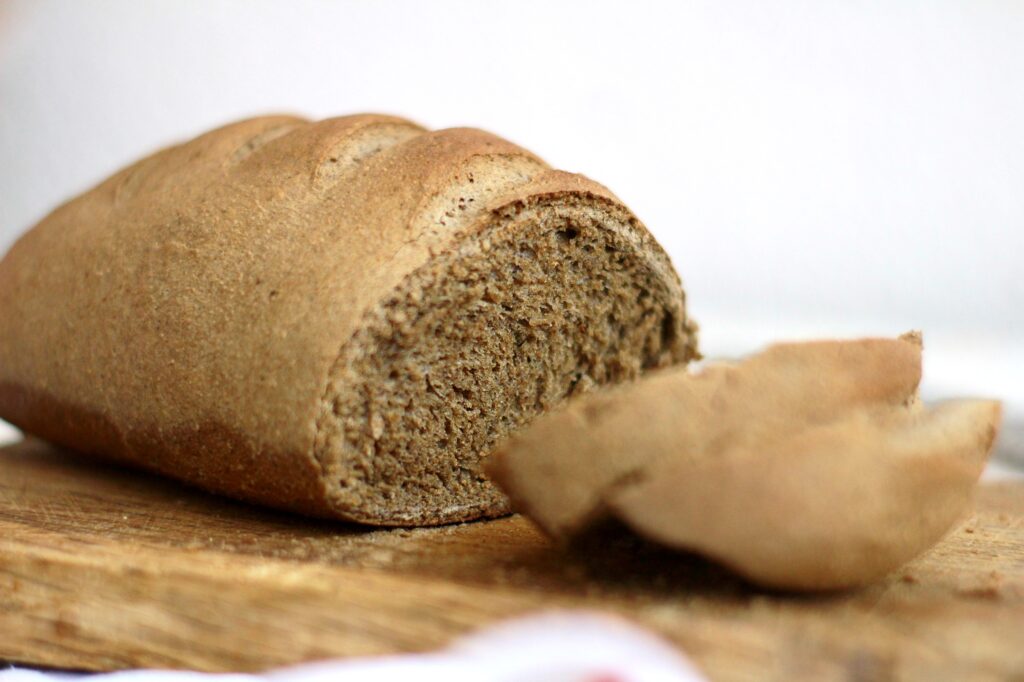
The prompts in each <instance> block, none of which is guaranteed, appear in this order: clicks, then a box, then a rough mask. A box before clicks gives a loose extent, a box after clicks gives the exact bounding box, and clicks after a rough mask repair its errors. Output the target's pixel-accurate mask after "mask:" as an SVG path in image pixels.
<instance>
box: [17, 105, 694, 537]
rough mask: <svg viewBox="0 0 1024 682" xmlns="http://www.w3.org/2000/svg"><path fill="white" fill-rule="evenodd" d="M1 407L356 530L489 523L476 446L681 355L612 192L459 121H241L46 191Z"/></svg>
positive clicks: (640, 240) (104, 448) (636, 226)
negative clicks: (89, 179)
mask: <svg viewBox="0 0 1024 682" xmlns="http://www.w3.org/2000/svg"><path fill="white" fill-rule="evenodd" d="M0 320H3V327H2V331H0V417H3V418H4V419H7V420H8V421H11V422H12V423H14V424H16V425H18V426H19V427H21V428H22V429H24V430H26V431H28V432H30V433H33V434H36V435H39V436H42V437H44V438H47V439H50V440H52V441H55V442H57V443H61V444H64V445H66V446H69V447H72V448H75V449H77V450H81V451H83V452H88V453H93V454H96V455H100V456H104V457H107V458H112V459H116V460H120V461H124V462H129V463H133V464H135V465H139V466H142V467H145V468H148V469H151V470H154V471H158V472H162V473H165V474H168V475H171V476H174V477H177V478H180V479H182V480H185V481H189V482H191V483H194V484H196V485H199V486H202V487H204V488H206V489H208V490H211V491H216V492H221V493H225V494H228V495H233V496H236V497H239V498H243V499H247V500H252V501H255V502H261V503H266V504H269V505H274V506H278V507H283V508H287V509H292V510H297V511H301V512H306V513H310V514H316V515H321V516H330V517H336V518H341V519H349V520H354V521H360V522H364V523H370V524H435V523H444V522H450V521H459V520H466V519H473V518H477V517H481V516H493V515H497V514H501V513H504V512H505V511H506V510H507V509H508V504H507V500H506V499H505V497H504V496H503V495H502V494H501V493H500V492H499V491H497V490H496V489H495V488H494V487H493V486H492V485H491V484H490V483H489V482H488V481H487V480H486V478H485V477H484V476H483V474H482V473H481V471H480V466H479V464H480V461H481V458H482V457H484V456H485V455H486V454H487V453H488V452H489V451H490V449H491V448H492V446H493V445H494V444H495V443H496V442H497V441H498V440H499V439H501V438H502V437H503V436H505V435H507V434H508V433H509V432H511V431H512V430H513V429H516V428H518V427H520V426H522V425H523V424H525V423H526V422H528V421H529V420H531V419H532V418H534V417H535V416H537V415H538V414H540V413H541V412H543V411H545V410H547V409H548V408H550V407H553V406H556V405H559V404H560V403H562V402H563V401H564V400H565V399H566V398H567V397H568V396H570V395H572V394H574V393H581V392H584V391H586V390H588V389H589V388H590V387H592V386H596V385H600V384H610V383H616V382H622V381H626V380H630V379H633V378H636V377H637V376H639V375H640V374H641V373H642V372H644V371H646V370H649V369H653V368H658V367H665V366H668V365H674V364H680V363H686V362H687V361H688V360H690V359H691V358H694V357H696V356H697V351H696V340H695V326H694V325H693V324H692V322H691V321H690V319H689V317H688V316H687V313H686V309H685V305H684V296H683V291H682V288H681V285H680V281H679V278H678V276H677V275H676V273H675V271H674V270H673V268H672V265H671V263H670V262H669V259H668V257H667V256H666V254H665V253H664V251H663V250H662V249H661V247H660V246H659V245H658V244H657V243H656V242H655V241H654V239H653V238H652V237H651V235H650V234H649V233H648V232H647V230H646V229H645V228H644V227H643V225H641V224H640V222H639V221H638V220H637V219H636V217H635V216H634V215H633V214H632V213H630V211H629V210H628V209H626V208H625V207H624V206H623V205H622V203H621V202H620V201H619V200H618V199H616V197H615V196H614V195H612V194H611V193H610V192H609V191H608V190H607V189H605V188H604V187H602V186H601V185H598V184H597V183H594V182H592V181H590V180H587V179H586V178H583V177H582V176H579V175H572V174H568V173H564V172H560V171H555V170H552V169H550V168H549V167H548V166H547V165H546V164H545V163H544V162H543V161H541V160H540V159H538V158H537V157H536V156H534V155H532V154H530V153H529V152H527V151H525V150H523V149H521V148H519V147H517V146H515V145H513V144H511V143H509V142H506V141H504V140H502V139H500V138H498V137H495V136H493V135H490V134H488V133H485V132H482V131H479V130H471V129H453V130H442V131H437V132H429V131H426V130H423V129H422V128H420V127H419V126H416V125H415V124H413V123H410V122H408V121H405V120H402V119H397V118H392V117H386V116H377V115H363V116H349V117H343V118H336V119H329V120H325V121H320V122H317V123H311V122H308V121H305V120H302V119H298V118H293V117H265V118H258V119H252V120H246V121H242V122H239V123H236V124H233V125H229V126H226V127H223V128H220V129H217V130H214V131H212V132H210V133H207V134H205V135H202V136H200V137H198V138H196V139H194V140H192V141H190V142H187V143H184V144H181V145H178V146H175V147H171V148H169V149H165V150H163V151H161V152H158V153H156V154H154V155H152V156H150V157H148V158H146V159H143V160H142V161H140V162H138V163H136V164H134V165H133V166H131V167H129V168H127V169H125V170H123V171H121V172H119V173H117V174H116V175H114V176H113V177H111V178H110V179H109V180H107V181H105V182H103V183H102V184H100V185H99V186H98V187H96V188H95V189H93V190H91V191H89V192H87V193H85V194H83V195H82V196H79V197H77V198H75V199H73V200H71V201H70V202H68V203H67V204H65V205H63V206H61V207H60V208H58V209H57V210H55V211H54V212H53V213H52V214H51V215H49V216H48V217H46V218H45V219H44V220H43V221H42V222H41V223H40V224H39V225H37V226H36V227H35V228H33V229H32V230H31V231H29V232H28V233H27V234H26V235H24V236H23V237H22V238H21V240H19V241H18V242H17V243H16V244H15V245H14V247H13V248H12V249H11V250H10V252H9V253H8V254H7V256H6V257H5V258H4V259H3V261H2V262H0Z"/></svg>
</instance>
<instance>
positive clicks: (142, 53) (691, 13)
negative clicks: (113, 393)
mask: <svg viewBox="0 0 1024 682" xmlns="http://www.w3.org/2000/svg"><path fill="white" fill-rule="evenodd" d="M273 111H290V112H297V113H302V114H307V115H311V116H314V117H325V116H331V115H337V114H343V113H354V112H360V111H384V112H390V113H396V114H400V115H405V116H408V117H411V118H413V119H415V120H417V121H419V122H421V123H424V124H426V125H428V126H431V127H448V126H453V125H473V126H477V127H482V128H486V129H490V130H492V131H494V132H497V133H499V134H501V135H504V136H505V137H508V138H510V139H512V140H513V141H516V142H519V143H520V144H522V145H524V146H526V147H528V148H529V149H531V150H533V151H535V152H537V153H538V154H540V155H541V156H542V157H544V158H545V159H547V160H548V161H549V162H550V163H552V164H553V165H555V166H557V167H561V168H565V169H568V170H573V171H579V172H583V173H585V174H587V175H589V176H591V177H593V178H595V179H597V180H599V181H601V182H603V183H604V184H606V185H608V186H609V187H611V188H612V189H613V190H614V191H615V192H616V193H618V194H619V196H621V197H622V198H623V199H624V200H625V201H626V203H627V204H628V205H630V206H631V207H632V208H633V209H634V210H635V211H636V212H637V214H638V215H639V216H640V217H641V218H642V219H643V220H644V221H645V222H646V223H647V224H648V226H649V227H650V228H651V230H652V231H653V232H654V233H655V235H656V236H657V237H658V238H659V239H660V240H661V242H662V243H663V244H664V245H665V246H666V248H667V249H668V251H669V252H670V254H671V255H672V257H673V260H674V261H675V263H676V265H677V267H678V269H679V270H680V272H681V273H682V275H683V279H684V282H685V284H686V285H687V288H688V291H689V293H690V302H691V308H692V311H693V313H694V315H695V317H697V319H698V321H699V322H701V323H702V327H703V337H704V348H705V351H706V352H707V353H708V354H710V355H719V354H731V353H737V352H746V351H750V350H753V349H754V348H756V347H757V346H758V345H760V344H762V343H764V342H765V341H767V340H769V339H771V338H776V337H796V336H806V335H815V334H849V335H860V334H877V333H896V332H900V331H903V330H906V329H909V328H922V329H924V331H925V338H926V344H927V346H928V350H929V352H928V354H927V363H928V364H927V365H926V388H927V389H928V391H929V392H930V393H932V394H933V395H938V394H949V393H954V392H966V393H974V394H988V395H994V396H996V397H1002V398H1004V399H1007V400H1009V403H1010V408H1011V411H1016V412H1022V413H1024V275H1022V272H1021V271H1022V268H1021V265H1020V264H1021V262H1022V260H1024V3H1019V2H1013V1H1011V0H1006V1H1004V2H999V1H996V0H988V1H981V0H976V1H968V0H964V1H963V2H940V1H934V0H933V1H929V2H911V1H910V0H905V1H896V2H892V1H889V2H838V1H837V2H799V1H795V0H789V1H786V2H779V3H762V2H757V1H755V0H750V1H749V2H724V3H712V2H708V3H692V2H683V3H675V2H664V3H654V2H649V3H644V2H631V3H626V2H623V3H616V4H612V3H602V2H564V3H556V2H528V1H526V0H518V1H517V2H514V3H489V2H480V1H473V2H370V1H368V0H367V1H360V2H275V3H272V2H258V1H254V0H246V1H244V2H243V1H238V2H205V1H204V2H199V1H194V2H161V1H153V0H147V1H137V2H71V1H68V2H49V1H45V2H44V1H39V0H33V1H32V2H27V1H23V2H6V3H3V2H2V0H0V250H4V249H6V247H7V246H8V245H9V244H10V243H11V242H12V241H13V240H14V239H15V238H16V236H17V235H18V234H19V233H20V232H22V231H23V230H25V229H26V228H28V227H29V226H31V224H33V223H34V222H35V221H36V220H38V219H39V218H40V217H42V216H43V215H44V214H45V213H46V212H47V211H48V210H49V209H50V208H52V207H53V206H54V205H55V204H56V203H58V202H60V201H62V200H64V199H66V198H68V197H69V196H72V195H73V194H75V193H78V192H80V191H82V190H84V189H86V188H88V187H89V186H90V185H92V184H94V183H96V182H98V181H99V180H101V179H102V178H104V177H105V176H107V175H108V174H110V173H111V172H113V171H115V170H116V169H117V168H119V167H120V166H122V165H124V164H126V163H128V162H130V161H132V160H134V159H135V158H137V157H139V156H141V155H142V154H144V153H147V152H148V151H150V150H152V149H154V148H156V147H158V146H161V145H165V144H168V143H170V142H173V141H176V140H180V139H183V138H188V137H191V136H193V135H195V134H197V133H199V132H201V131H203V130H205V129H207V128H209V127H212V126H214V125H217V124H221V123H224V122H226V121H229V120H231V119H234V118H237V117H242V116H248V115H252V114H257V113H265V112H273ZM0 324H2V321H0Z"/></svg>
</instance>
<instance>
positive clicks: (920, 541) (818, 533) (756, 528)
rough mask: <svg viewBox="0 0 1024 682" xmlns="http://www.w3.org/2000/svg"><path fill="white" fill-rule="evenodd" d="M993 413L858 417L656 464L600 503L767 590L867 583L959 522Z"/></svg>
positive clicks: (969, 407) (982, 404)
mask: <svg viewBox="0 0 1024 682" xmlns="http://www.w3.org/2000/svg"><path fill="white" fill-rule="evenodd" d="M999 413H1000V407H999V403H996V402H991V401H956V402H950V403H948V404H944V405H941V406H939V407H937V408H936V409H934V410H930V411H925V410H920V411H913V412H912V411H911V410H908V409H906V408H899V407H896V408H890V409H885V410H875V411H871V410H865V409H861V410H856V411H854V412H853V413H851V414H849V415H846V416H844V417H841V418H839V419H838V420H836V421H834V422H832V423H829V424H823V425H816V426H810V427H808V428H806V429H805V430H802V431H801V430H794V432H793V434H792V435H791V436H788V437H786V438H784V439H783V440H781V441H778V442H775V443H768V444H766V445H765V446H764V447H760V448H758V447H754V448H750V447H746V446H744V447H740V448H733V449H730V450H727V451H725V452H720V453H716V455H715V456H713V457H706V458H703V459H700V460H677V459H672V460H663V461H660V462H658V463H656V464H655V465H654V466H652V467H650V468H648V469H646V470H644V472H643V474H642V477H638V478H637V480H636V481H635V482H634V484H633V485H630V486H626V487H623V488H621V489H618V490H613V491H610V494H609V495H608V497H607V499H606V504H607V505H608V507H609V509H610V510H611V513H613V514H614V515H615V516H616V517H618V518H620V519H621V520H623V521H625V522H626V524H628V525H629V526H631V527H633V528H634V529H635V530H636V531H638V532H639V533H641V534H643V535H644V536H646V537H649V538H651V539H654V540H656V541H658V542H661V543H663V544H666V545H669V546H672V547H678V548H681V549H686V550H691V551H696V552H700V553H702V554H705V555H707V556H709V557H712V558H714V559H716V560H718V561H720V562H722V563H723V564H726V565H728V566H729V567H731V568H732V569H734V570H735V571H736V572H738V573H740V574H742V575H744V576H746V577H747V578H749V579H750V580H752V581H754V582H757V583H759V584H762V585H767V586H771V587H776V588H783V589H801V590H814V589H837V588H845V587H853V586H858V585H863V584H866V583H868V582H871V581H873V580H876V579H877V578H880V577H882V576H883V575H885V574H886V573H888V572H890V571H892V570H893V569H895V568H897V567H899V566H901V565H902V564H904V563H906V562H907V561H909V560H910V559H912V558H914V557H915V556H917V555H918V554H920V553H921V552H923V551H924V550H926V549H928V548H929V547H931V546H932V545H934V544H935V543H936V542H938V541H939V540H940V539H941V538H942V536H943V535H945V533H946V532H947V531H948V530H949V529H950V527H951V526H952V525H953V524H954V523H956V522H957V521H958V520H960V519H961V518H962V517H963V515H964V514H965V512H966V511H967V509H968V507H969V504H970V500H971V493H972V491H973V490H974V487H975V484H976V483H977V481H978V477H979V476H980V475H981V471H982V469H983V468H984V465H985V461H986V459H987V456H988V453H989V451H990V450H991V447H992V442H993V440H994V438H995V433H996V430H997V428H998V424H999Z"/></svg>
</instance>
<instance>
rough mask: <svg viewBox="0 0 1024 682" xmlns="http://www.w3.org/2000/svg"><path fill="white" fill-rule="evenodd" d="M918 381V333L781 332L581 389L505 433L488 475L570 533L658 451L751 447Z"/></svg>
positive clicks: (907, 395)
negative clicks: (613, 384)
mask: <svg viewBox="0 0 1024 682" xmlns="http://www.w3.org/2000/svg"><path fill="white" fill-rule="evenodd" d="M920 381H921V338H920V335H917V334H907V335H904V336H903V337H900V338H898V339H862V340H856V341H815V342H807V343H783V344H777V345H774V346H771V347H769V348H768V349H767V350H765V351H764V352H762V353H760V354H757V355H755V356H753V357H750V358H747V359H745V360H743V361H742V362H739V363H737V364H720V365H712V366H709V367H706V368H705V369H703V370H702V371H700V372H699V373H696V374H694V373H691V372H689V371H688V370H686V369H685V368H673V369H668V370H663V371H660V372H657V373H654V374H651V375H650V376H648V377H647V378H645V379H644V381H642V382H636V383H633V384H628V385H624V386H621V387H617V388H616V389H614V390H609V391H604V392H598V393H594V394H591V395H588V396H587V397H586V399H581V400H575V401H572V402H570V403H569V404H568V405H567V406H566V407H565V408H564V409H562V410H559V411H557V412H552V413H550V414H547V415H545V416H543V417H541V418H539V419H537V420H536V421H535V422H534V423H533V424H532V425H531V426H530V428H528V429H526V430H524V431H520V432H518V433H516V434H514V435H513V436H512V437H511V438H509V439H508V440H507V441H506V442H505V443H504V444H502V445H501V446H500V447H499V448H498V449H497V451H496V452H495V453H494V455H493V456H492V457H491V459H490V461H489V462H488V472H489V474H490V475H491V476H492V477H493V478H494V479H495V480H496V481H497V482H498V483H499V484H500V485H501V487H502V488H503V489H504V490H505V491H506V492H507V493H509V494H510V495H511V496H512V497H513V499H514V500H515V501H516V502H517V506H518V507H519V508H520V509H522V510H523V511H525V512H526V513H528V514H529V515H530V516H531V517H532V518H533V519H534V520H535V521H537V523H539V524H540V525H541V526H542V527H544V528H545V529H546V530H548V531H549V532H550V533H552V534H555V535H563V534H566V533H571V532H574V531H575V530H577V529H579V528H580V527H581V526H584V525H586V524H587V523H588V522H590V521H591V519H592V517H593V516H594V515H595V514H599V513H601V512H602V511H603V505H604V497H605V494H606V491H607V490H608V489H610V488H612V487H614V486H616V485H619V484H620V483H621V482H623V481H629V480H630V479H631V478H633V477H634V476H636V475H637V473H638V472H642V471H643V470H644V468H645V467H647V466H649V465H650V464H651V463H652V462H655V461H658V460H660V459H666V458H671V459H683V460H689V459H699V458H702V457H705V456H707V454H708V453H711V452H714V451H717V450H721V449H723V448H725V447H727V446H729V445H730V444H734V443H737V442H738V441H742V442H745V443H747V444H748V445H749V446H751V447H753V446H757V445H759V444H761V443H762V442H763V440H765V439H771V438H775V437H778V436H779V435H782V434H786V433H788V432H789V430H790V429H791V428H792V425H793V424H794V423H801V424H803V423H817V422H827V421H830V420H832V419H834V418H836V417H838V416H839V415H842V414H844V413H846V412H847V411H849V410H851V409H854V408H857V407H861V406H868V405H902V404H904V403H906V402H907V401H909V400H911V399H912V398H913V396H914V395H915V394H916V391H917V386H918V384H919V383H920Z"/></svg>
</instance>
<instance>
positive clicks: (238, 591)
mask: <svg viewBox="0 0 1024 682" xmlns="http://www.w3.org/2000/svg"><path fill="white" fill-rule="evenodd" d="M550 608H583V609H595V610H600V611H603V612H610V613H614V614H619V615H621V616H623V617H625V618H628V619H630V620H632V621H635V622H637V623H639V624H641V625H643V626H645V627H647V628H649V629H651V630H654V631H656V632H659V633H661V634H663V635H664V636H665V637H667V638H668V639H669V640H671V641H673V642H675V643H676V644H678V645H679V646H680V647H681V648H682V650H684V651H685V652H686V653H687V654H688V655H689V656H690V657H691V658H692V659H693V660H694V661H695V662H696V663H697V664H698V666H700V667H701V668H702V669H703V670H704V671H705V672H706V673H707V674H708V675H709V676H710V677H711V678H712V679H722V680H733V679H787V680H796V679H814V680H828V679H843V680H853V679H856V680H860V679H890V678H891V677H896V678H901V679H904V678H905V679H921V680H934V679H950V678H957V679H968V678H970V679H973V678H983V679H985V678H991V679H1006V678H1012V677H1014V676H1018V677H1017V679H1020V677H1019V676H1020V675H1024V485H1022V484H1020V483H1014V484H1011V483H1004V484H998V485H987V486H983V487H982V489H981V490H980V492H979V497H978V505H977V513H976V514H975V515H974V516H972V517H971V518H969V519H968V520H967V521H966V523H965V524H964V525H963V526H962V527H960V528H959V529H957V530H955V531H954V532H952V533H951V534H950V536H949V537H948V538H947V539H946V540H945V541H943V542H942V543H941V544H940V545H939V546H937V547H936V548H935V549H934V550H932V551H931V552H929V553H928V554H927V555H926V556H924V557H922V558H920V559H918V560H917V561H915V562H913V563H912V564H910V565H908V566H906V567H905V568H904V569H902V570H900V571H897V572H896V573H894V574H892V575H891V576H890V577H889V578H888V579H887V580H886V581H884V582H882V583H881V584H878V585H876V586H873V587H871V588H869V589H865V590H860V591H855V592H848V593H842V594H832V595H819V596H796V595H788V594H778V593H770V592H764V591H760V590H757V589H754V588H751V587H750V586H748V585H745V584H743V583H742V582H740V581H738V580H737V579H735V578H733V577H732V576H731V575H729V574H728V573H726V572H725V571H723V570H721V569H719V568H717V567H715V566H713V565H711V564H709V563H706V562H704V561H702V560H700V559H698V558H695V557H691V556H680V555H673V554H670V553H666V552H664V551H662V550H659V549H657V548H655V547H652V546H649V545H646V544H644V543H642V542H640V541H639V540H637V539H635V538H633V537H632V536H630V535H629V534H628V533H625V532H622V530H621V529H605V531H603V532H601V533H595V534H594V535H593V536H592V537H590V538H587V539H586V540H584V541H583V542H581V543H580V544H579V545H578V546H576V547H572V548H564V547H558V546H555V545H553V544H552V543H551V542H549V541H548V540H547V539H546V538H545V537H544V536H543V535H541V534H540V533H539V532H538V531H537V530H536V529H535V528H534V527H533V526H531V525H530V523H529V522H528V521H526V520H525V519H523V518H521V517H512V518H507V519H501V520H497V521H490V522H482V523H472V524H465V525H458V526H450V527H445V528H436V529H420V530H366V529H361V528H356V527H352V526H346V525H339V524H336V523H326V522H315V521H309V520H305V519H301V518H297V517H293V516H289V515H285V514H278V513H274V512H269V511H264V510H260V509H256V508H253V507H249V506H246V505H242V504H236V503H232V502H229V501H225V500H221V499H218V498H215V497H212V496H208V495H204V494H202V493H198V492H194V491H192V490H190V489H187V488H185V487H182V486H180V485H178V484H176V483H173V482H170V481H165V480H162V479H158V478H155V477H152V476H149V475H146V474H141V473H137V472H131V471H125V470H121V469H116V468H113V467H109V466H106V465H102V464H96V463H93V462H90V461H83V460H79V459H76V458H74V457H72V456H69V455H68V454H65V453H63V452H61V451H59V450H56V449H54V448H51V447H50V446H47V445H45V444H42V443H39V442H36V441H27V442H23V443H19V444H16V445H13V446H8V447H6V448H0V659H4V658H6V659H7V660H10V661H18V662H22V663H28V664H34V665H43V666H56V667H66V668H81V669H89V670H112V669H118V668H128V667H138V666H146V667H162V668H166V667H170V668H195V669H199V670H210V671H225V670H258V669H262V668H267V667H271V666H278V665H282V664H287V663H294V662H298V661H305V660H310V659H318V658H325V657H337V656H352V655H358V654H381V653H389V652H404V651H421V650H426V649H433V648H436V647H439V646H442V645H444V644H445V643H446V642H448V641H450V640H451V639H452V638H453V637H456V636H458V635H460V634H463V633H466V632H468V631H472V630H474V629H476V628H478V627H480V626H483V625H486V624H488V623H491V622H494V621H497V620H500V619H504V618H508V617H510V616H515V615H518V614H523V613H527V612H531V611H536V610H538V609H550Z"/></svg>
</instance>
